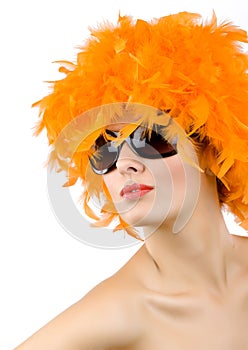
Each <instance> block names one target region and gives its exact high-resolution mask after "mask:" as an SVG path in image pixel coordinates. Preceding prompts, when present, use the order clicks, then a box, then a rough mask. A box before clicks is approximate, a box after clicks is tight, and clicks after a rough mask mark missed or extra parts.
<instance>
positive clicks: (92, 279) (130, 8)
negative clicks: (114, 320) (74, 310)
mask: <svg viewBox="0 0 248 350" xmlns="http://www.w3.org/2000/svg"><path fill="white" fill-rule="evenodd" d="M246 8H247V5H246V1H244V0H235V1H231V0H226V1H223V0H208V1H201V0H191V1H183V0H181V1H179V0H173V1H172V0H170V1H165V0H160V1H159V0H153V1H144V0H143V1H138V0H103V1H101V0H90V1H84V0H81V1H79V0H70V1H68V0H67V1H64V0H50V1H48V0H42V1H41V0H36V1H35V0H33V1H32V0H22V1H18V0H15V1H13V0H12V1H11V0H8V1H3V2H2V3H1V5H0V30H1V41H0V42H1V53H0V63H1V65H0V69H1V73H0V77H1V80H0V83H1V93H0V94H1V95H0V96H1V112H0V120H1V137H0V142H1V153H0V154H1V155H0V162H1V221H0V222H1V224H0V225H1V228H0V239H1V242H0V349H1V350H11V349H13V347H14V346H16V345H17V344H19V343H20V342H21V341H23V340H24V339H25V338H27V337H28V336H29V335H31V334H32V333H33V332H34V331H36V330H37V329H38V328H40V327H41V326H42V325H43V324H44V323H46V322H47V321H48V320H50V319H51V318H53V317H54V316H55V315H57V314H58V313H59V312H61V311H62V310H64V309H65V308H67V307H68V306H69V305H71V304H72V303H74V302H76V301H77V300H78V299H80V298H81V297H82V296H83V295H84V294H85V293H86V292H87V291H89V290H90V289H91V288H92V287H93V286H95V285H96V284H98V283H99V282H100V281H101V280H103V279H105V278H106V277H108V276H110V275H111V274H113V273H114V272H115V271H117V270H118V269H119V268H120V267H121V266H122V265H123V264H124V263H125V262H126V261H127V260H128V259H129V258H130V256H131V255H132V254H133V253H134V252H135V251H136V250H137V249H138V248H139V246H134V247H132V248H128V249H121V250H111V251H110V250H103V249H96V248H93V247H90V246H86V245H84V244H82V243H81V242H79V241H77V240H76V239H74V238H72V237H71V236H70V235H69V234H68V233H66V232H65V231H64V230H63V228H62V227H61V226H60V225H59V223H58V222H57V220H56V218H55V217H54V215H53V213H52V210H51V208H50V206H49V201H48V196H47V192H46V191H47V190H46V169H44V167H43V165H44V162H45V160H46V156H47V146H46V139H45V136H44V135H42V136H40V137H39V138H38V139H37V138H34V137H33V136H32V131H33V130H32V128H33V126H34V124H35V122H36V121H37V110H36V109H31V104H32V103H33V102H34V101H36V100H38V99H40V98H41V97H43V96H44V95H45V94H47V93H48V88H47V85H46V84H44V83H43V81H45V80H52V79H55V78H60V76H58V75H57V73H56V70H57V66H56V64H55V65H53V64H52V63H51V62H52V61H56V60H61V59H62V60H63V59H65V60H74V58H75V54H76V49H75V47H76V46H77V45H80V44H81V43H82V42H83V39H84V38H85V37H86V36H87V35H88V30H87V26H88V25H93V26H94V25H96V23H97V21H100V22H101V21H102V19H104V18H108V19H109V20H110V21H113V22H116V20H117V17H118V11H119V10H120V12H121V15H125V14H127V15H132V16H133V17H134V18H138V17H139V18H143V19H147V20H149V19H152V18H154V17H161V16H164V15H168V14H170V13H174V12H178V11H185V10H186V11H192V12H199V13H201V14H203V15H204V16H205V17H206V16H208V17H209V16H211V13H212V10H213V9H214V10H215V12H216V13H217V16H218V17H219V18H221V19H231V20H233V21H234V22H235V23H236V24H237V25H240V26H241V27H243V28H247V27H248V23H247V18H248V16H247V15H248V13H247V12H248V11H247V9H246ZM234 230H235V228H234Z"/></svg>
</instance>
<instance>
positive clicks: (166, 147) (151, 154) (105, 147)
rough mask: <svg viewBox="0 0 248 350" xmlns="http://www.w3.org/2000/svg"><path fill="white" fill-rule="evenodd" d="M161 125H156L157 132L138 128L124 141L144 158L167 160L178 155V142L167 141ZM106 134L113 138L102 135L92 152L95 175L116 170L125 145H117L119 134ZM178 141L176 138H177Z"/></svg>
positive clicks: (90, 159)
mask: <svg viewBox="0 0 248 350" xmlns="http://www.w3.org/2000/svg"><path fill="white" fill-rule="evenodd" d="M163 128H164V127H163V126H161V125H155V130H149V129H147V128H145V127H142V126H138V127H137V129H135V130H134V131H133V132H132V133H131V134H130V135H129V136H128V137H127V138H126V139H125V140H124V141H125V142H127V144H128V145H129V147H130V148H131V149H132V151H133V152H134V153H135V154H137V155H138V156H140V157H142V158H148V159H158V158H167V157H171V156H173V155H175V154H177V149H176V144H177V142H176V140H175V141H173V142H172V143H169V142H168V141H166V140H165V139H164V138H163V136H162V129H163ZM105 132H106V134H107V135H109V136H110V137H111V140H107V139H106V137H104V136H103V135H100V136H99V137H98V138H97V139H96V141H95V143H94V145H93V146H92V148H91V150H92V151H93V152H92V155H90V156H89V161H90V164H91V167H92V169H93V171H94V173H96V174H98V175H103V174H106V173H108V172H110V171H112V170H114V169H115V168H116V162H117V160H118V158H119V155H120V151H121V148H122V146H123V144H124V142H122V143H121V144H120V145H118V146H117V145H116V142H115V141H114V140H112V139H113V138H116V139H117V138H118V134H119V133H118V132H115V131H112V130H107V129H106V130H105ZM175 139H176V138H175Z"/></svg>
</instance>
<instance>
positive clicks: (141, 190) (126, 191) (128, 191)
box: [120, 184, 154, 199]
mask: <svg viewBox="0 0 248 350" xmlns="http://www.w3.org/2000/svg"><path fill="white" fill-rule="evenodd" d="M153 188H154V187H152V186H148V185H144V184H132V185H127V186H125V187H123V189H122V190H121V192H120V195H121V196H122V197H123V198H127V199H137V198H140V197H143V196H144V195H145V194H146V193H148V192H150V191H152V190H153Z"/></svg>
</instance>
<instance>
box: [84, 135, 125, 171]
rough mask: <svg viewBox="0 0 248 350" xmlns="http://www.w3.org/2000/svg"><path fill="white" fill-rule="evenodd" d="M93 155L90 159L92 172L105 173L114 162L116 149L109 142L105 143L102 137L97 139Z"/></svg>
mask: <svg viewBox="0 0 248 350" xmlns="http://www.w3.org/2000/svg"><path fill="white" fill-rule="evenodd" d="M93 150H94V153H93V155H92V156H91V157H90V163H91V166H92V168H93V170H96V171H97V172H102V173H106V172H107V171H108V169H109V168H111V167H112V166H113V165H114V163H115V162H116V158H117V152H118V150H117V148H116V147H114V146H113V145H112V143H111V142H110V141H106V140H105V138H104V137H103V136H100V137H98V139H97V140H96V142H95V144H94V146H93Z"/></svg>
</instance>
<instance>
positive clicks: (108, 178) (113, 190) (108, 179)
mask: <svg viewBox="0 0 248 350" xmlns="http://www.w3.org/2000/svg"><path fill="white" fill-rule="evenodd" d="M103 181H104V183H105V185H106V187H107V189H108V191H109V193H110V195H111V197H112V199H113V201H115V200H117V199H118V198H119V196H118V185H117V181H116V176H115V171H111V172H110V173H108V174H106V175H103Z"/></svg>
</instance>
